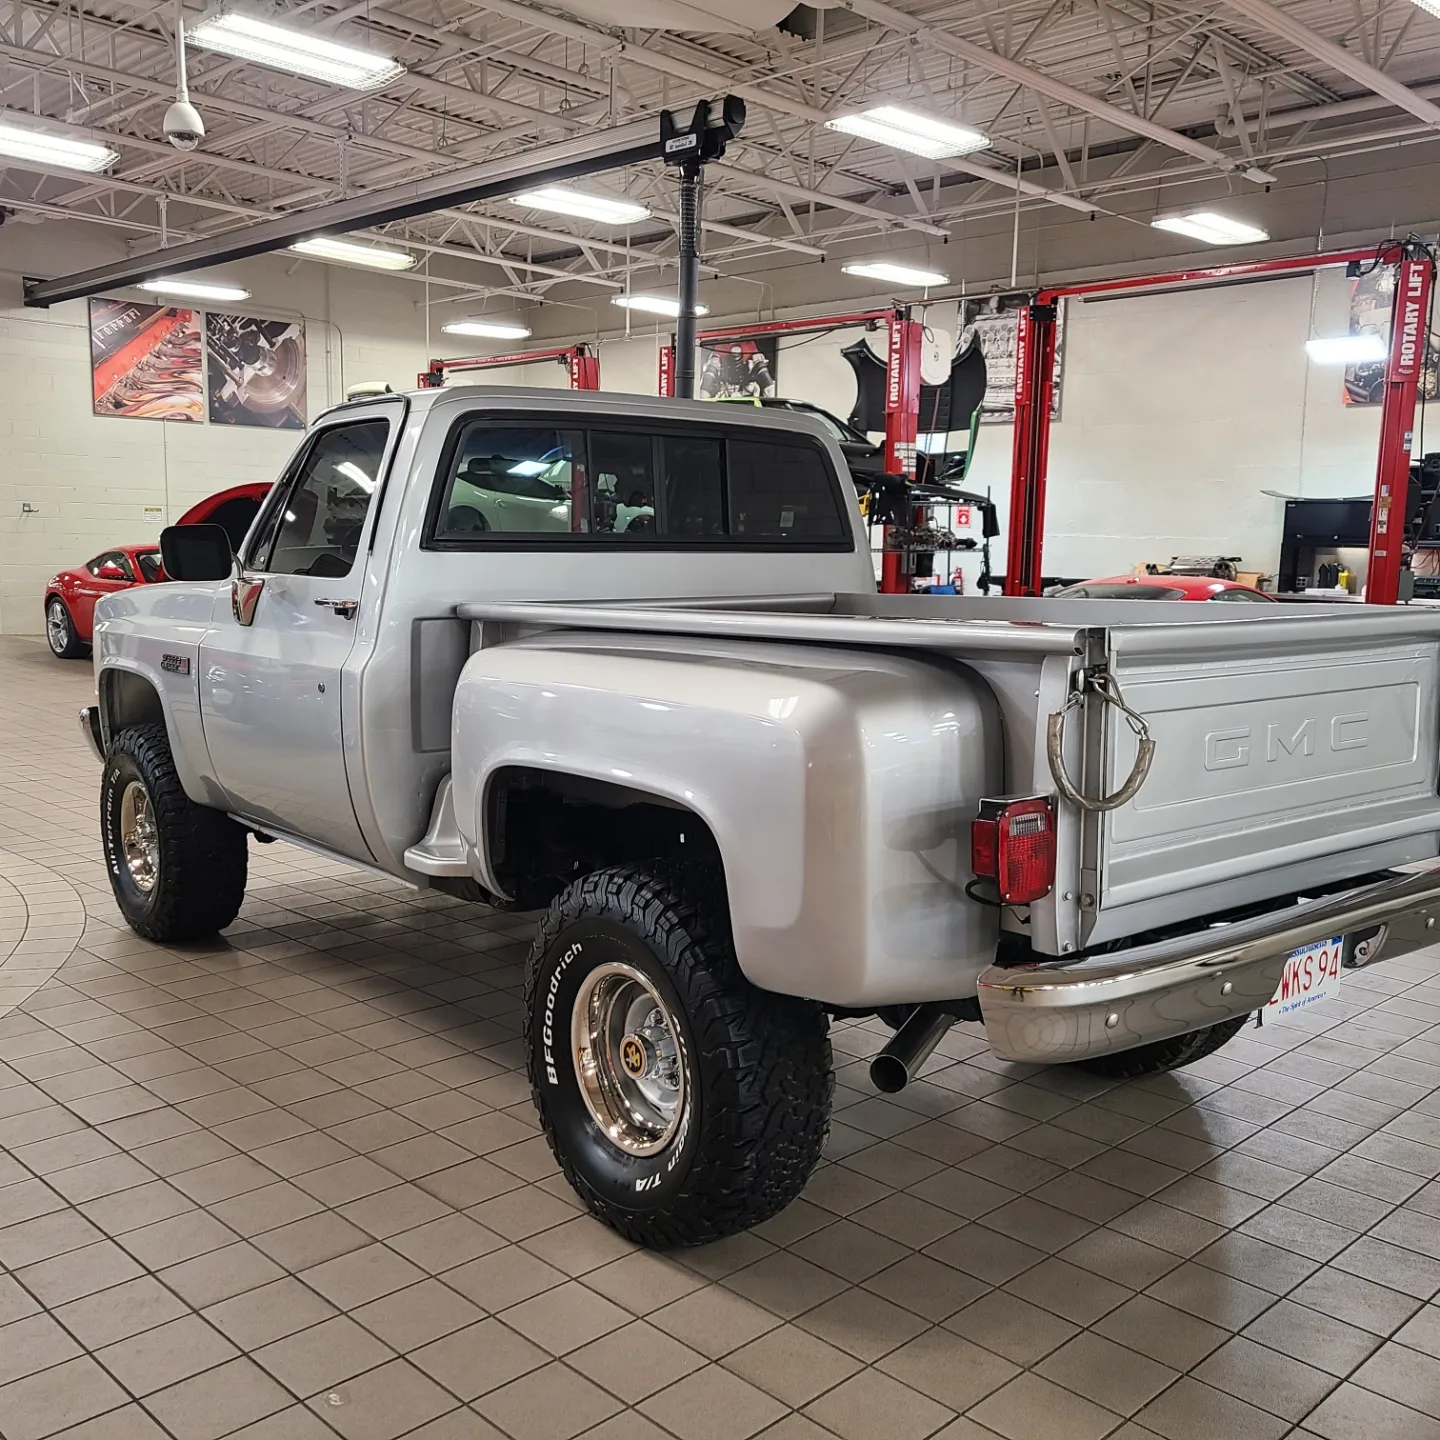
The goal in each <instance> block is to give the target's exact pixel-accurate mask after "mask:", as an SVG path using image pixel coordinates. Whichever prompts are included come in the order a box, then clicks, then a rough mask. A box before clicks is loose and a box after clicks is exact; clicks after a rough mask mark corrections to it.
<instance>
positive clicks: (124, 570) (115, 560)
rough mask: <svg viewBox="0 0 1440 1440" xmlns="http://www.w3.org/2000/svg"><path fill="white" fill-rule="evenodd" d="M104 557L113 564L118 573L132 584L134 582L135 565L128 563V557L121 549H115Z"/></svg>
mask: <svg viewBox="0 0 1440 1440" xmlns="http://www.w3.org/2000/svg"><path fill="white" fill-rule="evenodd" d="M105 559H106V560H107V561H108V562H109V563H110V564H111V565H114V566H115V567H116V568H117V569H118V570H119V571H120V573H121V574H122V575H123V576H124V577H125V578H126V579H127V580H128V581H129V582H130V583H131V584H132V585H133V584H134V583H135V567H134V566H133V565H132V564H131V563H130V557H129V556H128V555H127V554H126V553H125V552H124V551H123V550H117V551H115V553H114V554H112V555H107V556H106V557H105Z"/></svg>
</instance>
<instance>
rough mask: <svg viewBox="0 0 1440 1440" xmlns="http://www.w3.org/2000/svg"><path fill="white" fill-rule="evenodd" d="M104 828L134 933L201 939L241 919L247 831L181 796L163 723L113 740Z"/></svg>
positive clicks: (104, 784)
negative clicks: (239, 915)
mask: <svg viewBox="0 0 1440 1440" xmlns="http://www.w3.org/2000/svg"><path fill="white" fill-rule="evenodd" d="M100 829H101V834H102V837H103V839H104V842H105V869H106V870H107V872H108V873H109V875H110V888H111V889H112V890H113V891H114V892H115V903H116V904H117V905H119V907H120V913H121V914H122V915H124V917H125V922H126V924H128V925H129V926H130V928H131V929H132V930H133V931H134V932H135V933H136V934H137V935H143V936H144V937H145V939H147V940H157V941H159V942H160V943H161V944H169V943H175V942H179V941H184V940H202V939H204V938H206V937H207V936H210V935H214V934H215V933H216V932H217V931H220V930H223V929H224V928H225V927H226V926H227V925H228V924H230V922H231V921H232V920H234V918H235V917H236V915H238V914H239V913H240V906H241V903H242V902H243V901H244V899H245V875H246V866H247V862H248V859H249V856H248V853H247V851H246V847H245V831H244V830H243V829H242V828H241V827H240V826H239V825H237V824H236V823H235V822H234V821H233V820H231V819H230V818H229V816H227V815H222V814H221V813H220V811H218V810H211V809H208V808H207V807H206V806H204V805H197V804H195V802H194V801H193V800H191V799H190V798H189V796H187V795H186V794H185V791H184V789H183V788H182V786H181V784H180V777H179V775H177V774H176V772H175V761H174V760H173V758H172V757H171V754H170V741H169V738H168V737H167V735H166V733H165V727H164V726H163V725H136V726H133V727H132V728H130V729H128V730H122V731H120V732H119V734H117V735H116V736H114V738H113V739H112V740H111V742H110V748H109V750H108V752H107V754H106V757H105V772H104V776H103V778H102V780H101V785H100Z"/></svg>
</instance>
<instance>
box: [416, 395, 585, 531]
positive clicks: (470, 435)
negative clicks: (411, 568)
mask: <svg viewBox="0 0 1440 1440" xmlns="http://www.w3.org/2000/svg"><path fill="white" fill-rule="evenodd" d="M584 456H585V446H584V441H583V438H582V437H581V436H580V435H578V434H576V433H575V432H574V431H571V430H561V429H557V428H554V427H552V426H545V425H533V426H531V425H487V424H484V423H481V424H476V425H468V426H466V428H465V429H464V430H463V431H462V432H461V435H460V440H459V443H458V444H457V445H456V447H455V455H454V458H453V460H452V461H451V462H450V474H449V476H448V478H447V480H446V486H445V493H444V494H443V495H442V497H441V504H440V513H439V515H438V516H437V517H436V522H435V538H436V539H437V540H466V539H469V538H471V537H473V536H475V535H482V534H484V533H485V532H486V531H488V530H496V531H510V532H512V533H513V532H519V533H521V534H525V535H553V534H560V535H566V534H570V533H572V532H583V531H586V530H588V529H589V515H588V506H587V503H586V502H587V496H586V493H585V461H584Z"/></svg>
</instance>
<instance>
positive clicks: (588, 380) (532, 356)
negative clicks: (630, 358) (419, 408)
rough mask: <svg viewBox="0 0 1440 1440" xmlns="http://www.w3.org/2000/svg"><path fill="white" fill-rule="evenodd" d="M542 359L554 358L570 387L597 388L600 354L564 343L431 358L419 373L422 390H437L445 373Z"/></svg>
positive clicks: (533, 362) (494, 368) (461, 372)
mask: <svg viewBox="0 0 1440 1440" xmlns="http://www.w3.org/2000/svg"><path fill="white" fill-rule="evenodd" d="M545 360H558V361H559V362H560V363H561V364H562V365H564V366H565V373H566V376H567V378H568V380H569V384H570V388H571V389H572V390H598V389H599V388H600V357H599V356H598V355H597V354H596V353H595V352H594V350H593V349H591V347H590V346H589V345H566V346H564V347H562V348H560V349H557V350H519V351H516V352H514V353H513V354H510V355H468V356H463V357H461V358H459V359H455V360H432V361H431V362H430V364H429V367H428V368H427V369H426V370H425V371H424V372H423V373H422V374H421V375H420V377H419V386H420V388H421V389H422V390H438V389H439V388H440V387H441V386H442V385H444V383H445V377H446V376H447V375H463V374H465V373H466V372H467V371H471V370H501V369H504V368H505V367H506V366H510V365H535V364H538V363H540V362H542V361H545Z"/></svg>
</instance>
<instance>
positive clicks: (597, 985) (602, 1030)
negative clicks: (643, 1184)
mask: <svg viewBox="0 0 1440 1440" xmlns="http://www.w3.org/2000/svg"><path fill="white" fill-rule="evenodd" d="M570 1039H571V1046H572V1049H573V1052H574V1055H575V1071H576V1074H577V1075H578V1076H579V1079H580V1093H581V1095H582V1096H584V1099H585V1104H586V1105H587V1106H588V1107H589V1110H590V1114H591V1115H592V1116H593V1117H594V1120H595V1123H596V1124H597V1125H598V1126H599V1127H600V1129H601V1130H602V1131H603V1132H604V1134H605V1136H606V1138H607V1139H608V1140H610V1141H611V1142H612V1143H613V1144H615V1145H618V1146H619V1147H620V1149H622V1150H624V1151H625V1152H626V1153H627V1154H630V1155H654V1154H655V1153H656V1152H657V1151H659V1150H663V1149H664V1148H665V1146H666V1145H668V1144H669V1143H670V1141H671V1140H672V1139H673V1138H674V1136H675V1133H676V1131H677V1130H678V1129H679V1128H680V1124H681V1121H682V1120H683V1119H684V1117H685V1112H686V1107H687V1105H688V1103H689V1095H688V1089H687V1085H686V1079H685V1057H684V1054H683V1049H682V1047H683V1042H682V1041H681V1039H680V1028H679V1026H678V1025H677V1024H676V1022H675V1019H674V1017H673V1016H672V1015H671V1013H670V1011H669V1008H668V1007H667V1006H666V1004H665V1002H664V1001H663V1000H661V998H660V996H659V994H658V992H657V991H656V989H655V987H654V986H653V985H652V984H651V983H650V981H649V980H647V979H646V978H645V976H644V975H642V974H641V973H640V971H639V970H637V969H635V968H634V966H631V965H622V964H609V965H601V966H598V967H597V968H596V969H595V970H594V971H592V972H591V973H590V974H589V975H588V976H587V977H586V978H585V983H584V984H583V985H581V987H580V991H579V994H577V995H576V997H575V1005H574V1008H573V1010H572V1011H571V1020H570Z"/></svg>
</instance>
